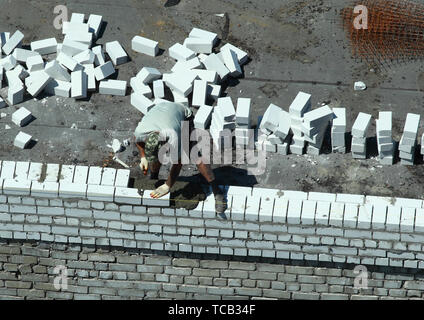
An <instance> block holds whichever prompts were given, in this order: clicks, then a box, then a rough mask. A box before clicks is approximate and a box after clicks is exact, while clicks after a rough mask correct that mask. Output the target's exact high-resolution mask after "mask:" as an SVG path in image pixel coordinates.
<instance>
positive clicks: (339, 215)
mask: <svg viewBox="0 0 424 320" xmlns="http://www.w3.org/2000/svg"><path fill="white" fill-rule="evenodd" d="M344 207H345V204H344V203H340V202H331V208H330V220H329V222H330V226H335V227H342V226H343V219H344V209H345V208H344Z"/></svg>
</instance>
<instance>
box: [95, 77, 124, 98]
mask: <svg viewBox="0 0 424 320" xmlns="http://www.w3.org/2000/svg"><path fill="white" fill-rule="evenodd" d="M126 91H127V82H126V81H123V80H103V81H100V85H99V93H101V94H111V95H115V96H125V93H126Z"/></svg>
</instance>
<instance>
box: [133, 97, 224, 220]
mask: <svg viewBox="0 0 424 320" xmlns="http://www.w3.org/2000/svg"><path fill="white" fill-rule="evenodd" d="M182 121H189V127H190V128H189V131H190V133H191V131H192V130H193V128H194V125H193V114H192V111H191V110H190V108H188V107H185V106H184V105H182V104H180V103H174V102H163V103H160V104H157V105H155V106H154V107H153V108H151V109H150V110H149V111H148V112H147V113H146V114H145V115H144V117H143V119H142V120H141V121H140V122H139V124H138V126H137V128H136V129H135V132H134V136H135V142H136V146H137V148H138V150H139V152H140V156H141V162H140V168H141V170H143V172H144V174H147V171H148V169H149V168H150V172H151V175H150V178H151V179H158V176H159V170H160V167H161V163H160V162H159V157H158V154H159V148H160V147H161V145H162V144H163V143H162V141H160V139H159V134H161V135H162V136H164V137H166V140H167V141H166V142H168V143H169V145H170V146H171V147H172V148H174V149H175V150H178V163H174V164H172V166H171V171H170V173H169V176H168V179H167V180H166V182H165V183H164V184H163V185H161V186H159V187H158V188H157V189H156V190H154V191H153V192H152V193H151V194H150V196H151V197H152V198H160V197H163V196H164V195H166V194H167V193H168V192H169V190H170V189H171V188H172V186H173V185H174V184H175V182H176V180H177V178H178V176H179V174H180V171H181V167H182V164H181V151H180V149H181V147H180V146H181V124H182V123H181V122H182ZM192 146H193V144H192V143H190V148H191V147H192ZM177 148H178V149H177ZM197 168H198V170H199V172H200V174H201V175H202V176H203V177H204V178H205V179H206V181H207V182H208V183H209V185H210V186H211V187H212V191H213V194H214V196H215V210H216V212H217V213H223V212H224V211H225V210H226V209H227V203H226V200H225V196H224V194H223V192H222V190H221V189H220V188H219V187H218V184H217V183H216V181H215V175H214V174H213V172H212V168H211V166H210V165H208V164H205V163H203V162H199V163H198V164H197Z"/></svg>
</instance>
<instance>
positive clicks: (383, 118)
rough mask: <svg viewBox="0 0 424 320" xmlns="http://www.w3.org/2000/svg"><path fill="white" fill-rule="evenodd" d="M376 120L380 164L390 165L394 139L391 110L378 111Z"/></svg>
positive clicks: (393, 151)
mask: <svg viewBox="0 0 424 320" xmlns="http://www.w3.org/2000/svg"><path fill="white" fill-rule="evenodd" d="M375 122H376V131H377V148H378V158H379V160H380V163H381V164H384V165H392V164H393V160H394V153H395V148H394V141H393V138H392V112H391V111H383V112H379V114H378V119H377V120H376V121H375Z"/></svg>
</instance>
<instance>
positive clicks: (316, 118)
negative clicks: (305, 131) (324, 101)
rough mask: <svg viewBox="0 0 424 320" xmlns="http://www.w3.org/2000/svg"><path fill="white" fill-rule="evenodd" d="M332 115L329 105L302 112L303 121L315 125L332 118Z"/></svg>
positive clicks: (308, 124)
mask: <svg viewBox="0 0 424 320" xmlns="http://www.w3.org/2000/svg"><path fill="white" fill-rule="evenodd" d="M333 116H334V113H333V110H331V109H330V107H329V106H327V105H326V106H323V107H320V108H317V109H314V110H312V111H308V112H306V113H305V114H304V118H303V121H304V123H306V125H307V126H310V127H316V126H319V125H321V124H322V123H323V122H326V121H328V120H332V119H333Z"/></svg>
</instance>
